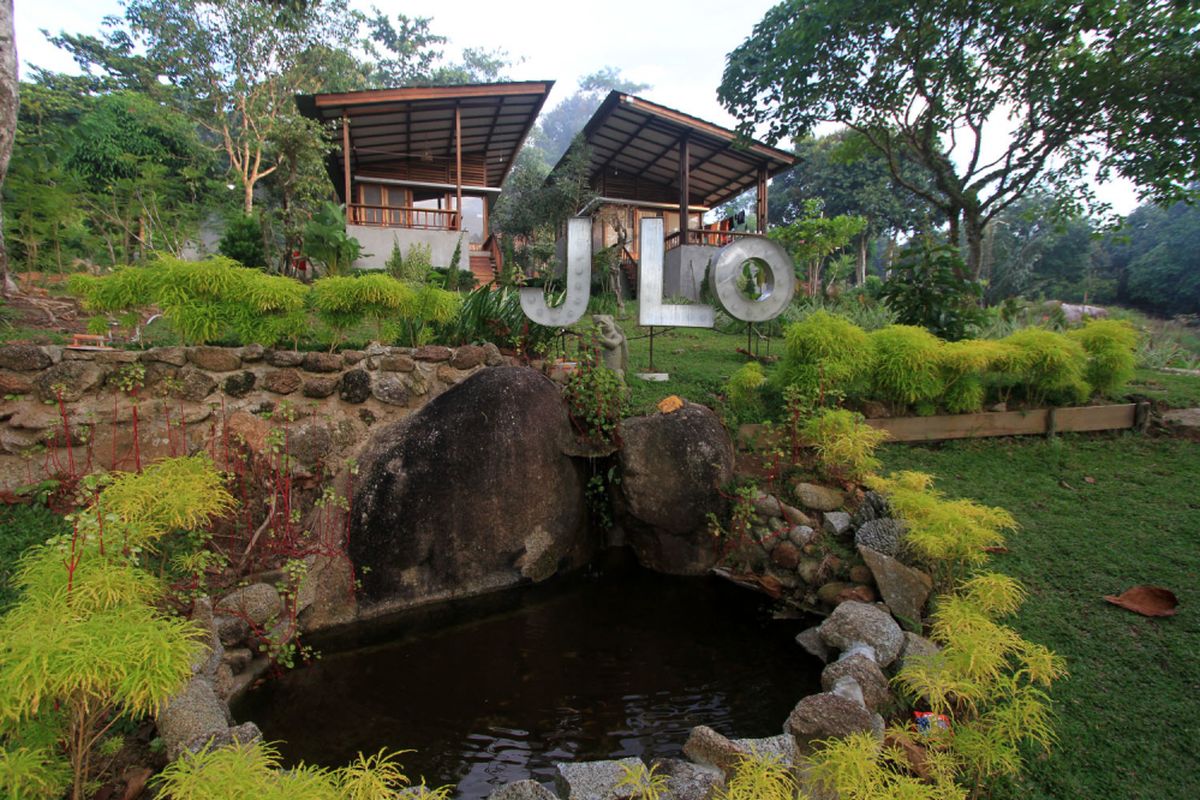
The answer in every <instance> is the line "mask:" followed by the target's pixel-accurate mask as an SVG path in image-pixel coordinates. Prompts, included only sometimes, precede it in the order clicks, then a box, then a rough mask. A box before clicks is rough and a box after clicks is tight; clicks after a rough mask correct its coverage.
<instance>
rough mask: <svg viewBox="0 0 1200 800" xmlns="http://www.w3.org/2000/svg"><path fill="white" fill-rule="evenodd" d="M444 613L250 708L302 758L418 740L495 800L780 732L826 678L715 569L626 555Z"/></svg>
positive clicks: (412, 760) (333, 660)
mask: <svg viewBox="0 0 1200 800" xmlns="http://www.w3.org/2000/svg"><path fill="white" fill-rule="evenodd" d="M438 614H441V615H442V616H441V617H440V618H438V619H436V620H435V621H436V623H437V627H436V628H430V621H429V620H424V621H422V620H420V619H419V618H417V617H411V616H410V617H408V618H405V619H404V620H401V621H400V622H399V623H398V625H397V626H394V627H392V628H390V629H388V630H384V631H375V632H374V633H373V634H371V636H369V637H368V638H367V640H366V641H365V642H362V641H360V642H358V643H357V644H358V645H359V646H356V647H355V648H353V649H348V650H342V651H331V650H328V649H327V650H326V654H325V656H324V657H323V658H322V659H321V660H320V661H318V662H316V663H315V664H314V665H312V666H310V667H307V668H304V669H299V670H295V671H292V672H290V673H288V674H287V675H285V676H284V677H283V678H282V679H280V680H278V681H276V682H273V683H271V684H268V685H267V686H265V687H264V688H262V689H260V690H258V691H256V692H255V693H253V694H252V695H251V696H250V697H248V698H247V699H246V701H245V702H243V704H242V705H241V707H239V708H238V709H236V710H235V713H236V715H237V716H238V718H239V719H253V720H254V721H255V722H257V723H258V724H259V726H260V727H261V728H262V729H263V732H264V734H265V735H266V737H267V738H268V739H271V740H276V739H281V740H284V741H285V744H284V745H283V747H282V751H283V754H284V757H285V758H286V759H289V760H291V761H292V762H295V761H300V760H303V761H306V762H310V763H317V764H323V765H336V764H341V763H344V762H346V761H348V760H349V759H351V758H352V757H353V756H354V755H355V754H356V753H357V752H359V751H363V752H375V751H378V750H379V748H380V747H389V748H393V749H415V750H417V752H416V753H409V754H406V755H405V756H404V758H403V761H404V764H405V766H406V767H407V769H408V772H409V774H410V775H411V776H413V777H414V778H420V777H424V778H425V779H426V781H427V782H428V783H430V784H432V785H440V784H444V783H455V784H457V785H458V791H457V792H456V794H457V796H458V797H462V798H482V797H486V796H487V795H488V794H489V793H490V792H491V791H492V789H493V788H495V787H496V786H499V785H502V784H504V783H508V782H511V781H515V780H520V779H523V778H529V777H532V778H533V779H535V780H538V781H542V782H544V783H552V782H553V779H554V775H555V770H554V766H553V764H554V762H556V761H572V760H586V759H596V758H620V757H625V756H641V757H644V758H647V759H651V758H656V757H670V756H677V755H678V754H679V751H680V747H681V746H682V745H683V742H684V741H685V740H686V738H687V734H688V731H689V730H690V729H691V728H692V727H693V726H695V725H700V724H704V725H711V726H712V727H714V728H716V729H717V730H719V731H721V732H723V733H726V734H730V735H732V734H737V735H739V736H756V737H757V736H770V735H774V734H776V733H779V732H780V730H781V727H782V724H783V720H784V719H785V718H786V716H787V714H788V712H789V711H790V710H791V708H792V705H793V704H794V703H795V702H796V700H798V699H799V698H800V697H801V696H803V695H804V694H805V693H806V692H808V691H812V690H813V689H814V688H815V685H816V683H817V678H818V675H819V664H814V663H813V662H812V661H811V660H810V659H809V658H808V657H807V656H806V655H805V654H804V653H803V651H802V650H801V649H800V648H799V647H797V646H796V645H795V643H794V641H793V637H794V636H795V634H796V633H797V632H798V631H799V630H800V628H801V627H802V626H801V623H797V622H772V621H770V620H769V619H768V617H767V614H766V612H765V609H764V607H763V606H762V604H761V603H760V602H759V601H758V599H757V598H755V597H754V596H752V595H750V594H749V593H746V592H745V591H744V590H741V589H738V588H736V587H732V586H728V585H726V584H723V583H721V582H719V581H717V580H715V579H705V578H696V579H680V578H667V577H663V576H658V575H653V574H650V573H647V572H644V571H642V570H640V569H637V568H636V567H635V566H633V565H630V564H628V563H625V562H622V563H620V564H607V565H606V566H605V567H604V568H603V569H594V570H592V571H591V572H590V573H588V574H586V575H581V576H575V577H573V578H570V579H567V580H564V581H561V582H557V583H556V584H555V585H551V586H541V587H534V588H531V589H526V590H521V591H517V592H509V593H504V594H502V595H497V596H495V597H492V598H486V599H483V600H481V601H472V602H470V603H467V604H459V605H458V606H456V607H455V608H454V610H453V611H452V612H448V611H445V610H441V611H439V612H438ZM331 646H336V645H331Z"/></svg>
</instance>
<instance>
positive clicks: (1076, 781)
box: [883, 434, 1200, 800]
mask: <svg viewBox="0 0 1200 800" xmlns="http://www.w3.org/2000/svg"><path fill="white" fill-rule="evenodd" d="M883 461H884V465H885V468H886V469H887V470H896V469H917V470H922V471H926V472H929V473H932V474H933V475H935V476H937V478H938V481H937V484H936V485H937V486H938V487H939V488H941V489H943V490H944V491H946V492H947V493H949V494H951V495H956V496H962V497H970V498H973V499H976V500H979V501H981V502H984V503H988V504H992V505H998V506H1003V507H1005V508H1007V509H1008V510H1009V511H1011V512H1012V513H1013V514H1014V515H1015V516H1016V518H1017V520H1018V521H1019V522H1020V524H1021V530H1020V531H1018V532H1017V533H1015V534H1013V535H1012V536H1011V537H1010V540H1009V549H1010V552H1009V553H1008V554H1004V555H997V556H995V557H994V560H993V562H992V564H993V566H994V567H996V568H998V569H1000V570H1002V571H1004V572H1006V573H1008V574H1010V575H1013V576H1015V577H1017V578H1019V579H1020V580H1022V581H1023V582H1024V583H1025V586H1026V587H1027V588H1028V589H1029V592H1030V597H1029V599H1028V601H1027V602H1026V604H1025V606H1024V608H1023V609H1022V610H1021V611H1020V612H1019V614H1018V615H1017V617H1016V618H1015V625H1016V627H1017V628H1018V629H1019V630H1020V631H1021V633H1022V634H1023V635H1025V636H1026V637H1027V638H1029V639H1031V640H1033V641H1036V642H1040V643H1042V644H1045V645H1048V646H1049V647H1051V648H1053V649H1054V650H1055V651H1057V652H1058V653H1059V654H1060V655H1062V656H1064V657H1066V659H1067V660H1068V665H1069V668H1070V672H1071V674H1070V676H1069V677H1068V678H1067V679H1065V680H1063V681H1062V682H1061V683H1059V684H1056V686H1055V687H1054V690H1053V695H1054V699H1055V701H1056V709H1057V712H1058V716H1059V723H1058V735H1059V740H1060V741H1059V744H1058V746H1057V747H1056V749H1055V751H1054V752H1053V753H1052V754H1051V755H1050V756H1048V757H1045V756H1035V757H1034V758H1032V759H1031V765H1030V770H1029V773H1028V775H1027V777H1025V778H1023V779H1022V780H1020V781H1017V782H1012V783H1006V784H1004V785H1002V786H1000V787H999V789H998V790H997V791H996V792H995V794H994V795H993V797H996V798H1005V799H1007V798H1012V800H1016V799H1017V798H1022V800H1025V799H1027V798H1055V799H1056V800H1062V799H1064V798H1079V799H1080V800H1101V799H1108V798H1111V799H1112V800H1130V799H1132V798H1138V799H1139V800H1142V799H1144V800H1167V799H1168V798H1178V799H1179V800H1183V799H1184V798H1195V797H1200V744H1198V742H1200V610H1198V608H1197V604H1198V603H1200V489H1198V487H1197V482H1198V480H1200V445H1197V444H1195V443H1191V442H1187V441H1184V440H1180V439H1165V438H1156V439H1152V438H1146V437H1141V436H1137V435H1133V434H1111V435H1102V436H1092V437H1086V438H1084V437H1079V438H1072V437H1060V438H1058V439H1056V440H1051V441H1047V440H1043V439H1021V440H991V441H977V442H964V443H948V444H945V445H942V446H940V447H907V446H900V445H893V446H889V447H887V448H885V449H884V452H883ZM1089 478H1090V479H1091V480H1089ZM1140 583H1153V584H1157V585H1161V586H1165V587H1167V588H1169V589H1171V590H1173V591H1174V592H1175V593H1176V594H1177V595H1178V596H1179V599H1180V611H1179V614H1178V615H1177V616H1175V617H1171V618H1165V619H1148V618H1144V617H1140V616H1137V615H1135V614H1133V613H1131V612H1129V611H1125V610H1123V609H1120V608H1117V607H1115V606H1111V605H1109V604H1108V603H1106V602H1104V600H1103V599H1102V597H1103V595H1106V594H1119V593H1120V592H1121V591H1123V590H1124V589H1127V588H1129V587H1131V586H1134V585H1136V584H1140Z"/></svg>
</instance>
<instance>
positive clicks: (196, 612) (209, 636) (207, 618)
mask: <svg viewBox="0 0 1200 800" xmlns="http://www.w3.org/2000/svg"><path fill="white" fill-rule="evenodd" d="M192 622H193V623H195V624H196V625H197V626H199V627H200V628H202V629H203V630H204V639H203V641H204V647H203V649H202V650H200V652H198V653H197V654H196V656H195V657H194V658H193V659H192V674H193V675H203V676H205V677H208V678H211V677H212V676H213V675H215V674H216V672H217V667H218V666H219V665H220V663H221V660H222V659H223V658H224V657H225V648H224V646H222V644H221V638H220V636H218V634H217V627H216V624H215V623H214V622H213V606H212V600H211V599H210V598H208V597H201V598H199V599H197V600H196V602H195V603H193V604H192Z"/></svg>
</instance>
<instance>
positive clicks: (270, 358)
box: [267, 350, 304, 367]
mask: <svg viewBox="0 0 1200 800" xmlns="http://www.w3.org/2000/svg"><path fill="white" fill-rule="evenodd" d="M267 363H268V364H270V365H271V366H272V367H298V366H300V365H301V364H303V363H304V353H297V352H296V351H295V350H272V351H271V352H269V353H267Z"/></svg>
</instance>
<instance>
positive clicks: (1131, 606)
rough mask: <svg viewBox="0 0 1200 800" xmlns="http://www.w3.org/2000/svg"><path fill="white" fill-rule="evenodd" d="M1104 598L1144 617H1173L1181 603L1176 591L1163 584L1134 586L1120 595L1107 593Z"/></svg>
mask: <svg viewBox="0 0 1200 800" xmlns="http://www.w3.org/2000/svg"><path fill="white" fill-rule="evenodd" d="M1104 599H1105V600H1107V601H1108V602H1110V603H1112V604H1113V605H1114V606H1120V607H1121V608H1125V609H1128V610H1130V611H1132V612H1134V613H1135V614H1141V615H1142V616H1143V617H1173V616H1175V613H1176V606H1178V605H1179V598H1178V597H1176V596H1175V593H1174V592H1172V591H1171V590H1170V589H1164V588H1162V587H1161V586H1134V587H1133V588H1131V589H1126V590H1125V591H1123V592H1121V594H1119V595H1111V594H1106V595H1104Z"/></svg>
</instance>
